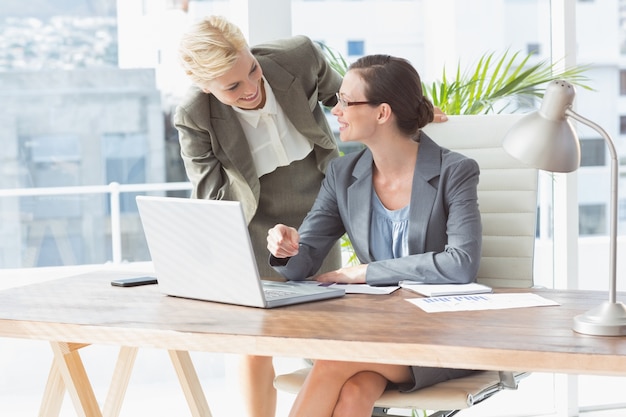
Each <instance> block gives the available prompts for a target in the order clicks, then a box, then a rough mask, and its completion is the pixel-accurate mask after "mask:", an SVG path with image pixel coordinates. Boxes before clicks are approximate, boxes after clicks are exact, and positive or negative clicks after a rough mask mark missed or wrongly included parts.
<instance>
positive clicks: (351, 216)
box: [270, 132, 482, 285]
mask: <svg viewBox="0 0 626 417" xmlns="http://www.w3.org/2000/svg"><path fill="white" fill-rule="evenodd" d="M372 162H373V159H372V154H371V152H370V151H369V149H365V150H363V151H361V152H358V153H352V154H348V155H346V156H343V157H340V158H337V159H335V160H334V161H332V162H331V163H330V164H329V166H328V170H327V172H326V178H325V180H324V182H323V183H322V188H321V189H320V193H319V194H318V196H317V199H316V201H315V204H314V206H313V208H312V210H311V212H310V213H309V214H308V215H307V217H306V218H305V219H304V222H303V223H302V225H301V227H300V229H299V232H300V250H299V253H298V255H296V256H294V257H292V258H289V259H277V258H274V257H272V256H270V264H271V265H272V266H273V267H274V269H275V270H276V271H278V272H279V273H281V274H282V275H283V276H284V277H285V278H287V279H291V280H301V279H304V278H306V277H308V276H310V275H312V274H313V273H314V271H317V268H318V267H319V263H320V262H321V260H322V259H324V256H325V255H326V253H327V251H328V250H329V248H330V246H331V245H332V243H334V242H335V241H336V239H337V238H338V237H340V236H341V235H342V234H343V233H344V232H347V233H348V236H349V237H350V240H351V242H352V245H353V247H354V250H355V252H356V255H357V257H358V259H359V260H360V262H361V263H364V264H369V265H368V268H367V274H366V281H367V283H368V284H370V285H395V284H397V283H398V282H399V281H401V280H408V279H410V280H417V281H423V282H426V283H432V284H444V283H467V282H471V281H474V280H475V278H476V273H477V271H478V265H479V262H480V253H481V243H482V226H481V221H480V212H479V210H478V195H477V185H478V178H479V172H480V171H479V168H478V164H477V163H476V161H474V160H473V159H470V158H467V157H465V156H463V155H461V154H459V153H456V152H452V151H450V150H448V149H445V148H441V147H440V146H439V145H437V144H436V143H435V142H433V141H432V140H431V139H430V138H429V137H428V136H427V135H426V134H425V133H423V132H422V133H421V135H420V147H419V153H418V158H417V163H416V166H415V174H414V177H413V189H412V192H411V206H410V209H409V210H410V211H409V232H408V233H409V236H408V239H409V251H410V253H411V255H409V256H406V257H403V258H397V259H387V260H377V259H373V258H372V256H371V254H370V251H369V233H370V218H371V208H370V207H371V198H372V192H373V187H372Z"/></svg>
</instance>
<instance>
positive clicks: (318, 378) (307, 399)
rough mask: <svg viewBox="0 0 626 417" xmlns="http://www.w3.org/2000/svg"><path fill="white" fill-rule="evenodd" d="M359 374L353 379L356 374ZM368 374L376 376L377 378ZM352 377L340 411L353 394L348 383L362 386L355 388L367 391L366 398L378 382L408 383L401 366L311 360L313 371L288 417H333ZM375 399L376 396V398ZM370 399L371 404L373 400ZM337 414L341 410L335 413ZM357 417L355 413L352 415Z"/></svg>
mask: <svg viewBox="0 0 626 417" xmlns="http://www.w3.org/2000/svg"><path fill="white" fill-rule="evenodd" d="M359 373H363V375H359V376H358V377H355V376H356V375H357V374H359ZM372 374H378V375H380V376H381V378H378V377H375V376H374V375H372ZM353 377H355V379H354V380H353V381H351V383H350V384H349V385H347V386H346V388H347V391H346V393H345V395H346V396H345V398H342V402H343V404H342V409H344V410H345V408H346V407H347V406H348V404H349V403H351V402H352V400H351V398H353V396H354V395H355V394H354V392H355V389H356V388H355V387H354V386H353V384H352V383H356V384H359V383H362V384H365V385H366V386H363V387H359V389H361V390H362V392H367V393H368V394H367V395H368V396H369V397H368V399H369V398H371V397H372V396H374V395H376V393H378V396H380V393H382V390H384V387H383V388H382V390H381V388H380V387H381V386H382V385H383V384H382V380H383V379H384V380H385V384H384V385H386V381H391V382H394V383H405V382H408V381H410V380H411V378H412V375H411V372H410V368H409V367H408V366H403V365H383V364H374V363H361V362H336V361H319V360H317V361H315V364H314V365H313V368H311V371H310V373H309V375H308V377H307V378H306V380H305V381H304V384H303V385H302V389H301V390H300V392H299V393H298V396H297V397H296V400H295V401H294V404H293V407H292V409H291V412H290V413H289V416H290V417H330V416H333V413H334V411H335V408H336V407H337V404H338V403H339V400H340V396H341V394H342V389H343V387H344V385H345V384H346V382H348V381H349V380H350V379H351V378H353ZM376 398H378V397H376ZM376 398H375V399H374V401H375V400H376ZM338 411H341V410H338ZM352 416H355V417H356V416H357V414H352Z"/></svg>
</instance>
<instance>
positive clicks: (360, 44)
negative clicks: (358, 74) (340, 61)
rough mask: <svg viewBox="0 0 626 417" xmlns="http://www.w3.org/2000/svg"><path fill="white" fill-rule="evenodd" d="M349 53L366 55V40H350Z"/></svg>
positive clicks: (351, 54) (350, 54)
mask: <svg viewBox="0 0 626 417" xmlns="http://www.w3.org/2000/svg"><path fill="white" fill-rule="evenodd" d="M348 55H349V56H362V55H365V42H364V41H348Z"/></svg>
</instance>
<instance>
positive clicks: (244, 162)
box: [174, 36, 341, 222]
mask: <svg viewBox="0 0 626 417" xmlns="http://www.w3.org/2000/svg"><path fill="white" fill-rule="evenodd" d="M251 51H252V53H253V55H254V56H255V57H256V59H257V60H258V61H259V64H260V65H261V68H262V69H263V74H264V76H265V78H266V79H267V81H268V83H269V84H270V85H271V87H272V89H273V91H274V94H275V96H276V100H277V101H278V103H279V104H280V106H281V107H282V109H283V111H284V112H285V114H286V115H287V117H288V118H289V120H290V121H291V123H293V125H294V126H295V127H296V129H298V130H299V131H300V132H301V133H302V134H303V135H304V136H305V137H306V138H308V139H309V140H310V141H311V143H312V144H313V149H314V152H315V157H316V161H317V167H318V169H319V170H320V171H321V172H322V173H323V172H324V171H325V169H326V165H327V163H328V161H329V160H331V159H333V158H334V157H336V156H338V151H337V145H336V142H335V139H334V136H333V133H332V130H331V129H330V127H329V126H328V122H327V121H326V117H325V115H324V111H323V109H322V107H321V106H320V103H319V102H320V101H321V102H323V103H324V104H326V105H334V104H335V103H336V98H335V93H336V92H337V91H339V87H340V86H341V76H340V75H339V74H338V73H337V72H335V71H334V70H332V69H331V67H330V66H329V65H328V63H327V61H326V60H325V59H324V56H323V55H322V53H321V51H320V49H319V48H318V47H317V46H316V45H315V44H314V43H313V42H312V41H311V40H310V39H308V38H306V37H304V36H296V37H294V38H290V39H286V40H280V41H276V42H273V43H268V44H265V45H260V46H257V47H254V48H252V49H251ZM174 124H175V126H176V128H177V129H178V132H179V140H180V145H181V156H182V159H183V162H184V165H185V170H186V172H187V176H188V177H189V180H190V181H191V183H192V185H193V191H192V197H193V198H206V199H218V200H222V199H223V200H238V201H241V203H242V206H243V210H244V213H245V215H246V219H247V220H248V222H249V221H250V220H251V219H252V217H253V216H254V213H255V212H256V210H257V207H258V201H259V193H260V185H259V179H258V177H257V175H256V171H255V168H254V163H253V160H252V155H251V153H250V148H249V147H248V142H247V140H246V137H245V135H244V132H243V129H242V128H241V125H240V123H239V120H238V119H237V117H236V115H235V112H234V110H233V109H232V108H231V107H230V106H226V105H224V104H222V103H221V102H220V101H219V100H217V99H216V98H215V97H214V96H213V95H211V94H206V93H204V92H202V91H201V90H200V89H198V88H196V87H192V88H191V89H190V91H189V92H188V93H187V95H186V97H185V98H184V99H183V100H182V101H181V103H180V105H179V106H178V108H177V110H176V113H175V116H174ZM302 174H303V175H306V173H302Z"/></svg>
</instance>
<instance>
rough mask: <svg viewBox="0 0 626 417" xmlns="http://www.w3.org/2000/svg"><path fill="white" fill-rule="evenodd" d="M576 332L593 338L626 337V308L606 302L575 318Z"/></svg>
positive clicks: (620, 304) (622, 305)
mask: <svg viewBox="0 0 626 417" xmlns="http://www.w3.org/2000/svg"><path fill="white" fill-rule="evenodd" d="M574 331H575V332H578V333H583V334H590V335H593V336H626V306H624V304H622V303H611V302H609V301H606V302H604V303H602V304H600V305H599V306H598V307H596V308H593V309H591V310H589V311H587V312H586V313H584V314H581V315H578V316H576V317H574Z"/></svg>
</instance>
